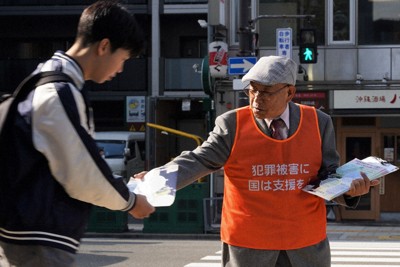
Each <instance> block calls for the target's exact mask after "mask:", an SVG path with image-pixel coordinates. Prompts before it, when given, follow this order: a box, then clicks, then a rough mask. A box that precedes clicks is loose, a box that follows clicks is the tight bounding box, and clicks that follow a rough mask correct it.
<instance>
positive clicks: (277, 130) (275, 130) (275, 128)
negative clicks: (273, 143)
mask: <svg viewBox="0 0 400 267" xmlns="http://www.w3.org/2000/svg"><path fill="white" fill-rule="evenodd" d="M285 127H286V126H285V122H284V121H283V120H282V119H281V118H279V119H276V120H273V121H272V122H271V132H272V138H274V139H278V140H283V139H285V138H284V135H283V131H284V130H285Z"/></svg>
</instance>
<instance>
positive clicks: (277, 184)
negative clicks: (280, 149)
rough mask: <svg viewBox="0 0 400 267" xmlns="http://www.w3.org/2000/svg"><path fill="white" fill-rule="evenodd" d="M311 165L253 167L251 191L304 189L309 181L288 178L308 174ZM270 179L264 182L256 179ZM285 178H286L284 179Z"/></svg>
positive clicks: (250, 182) (249, 185)
mask: <svg viewBox="0 0 400 267" xmlns="http://www.w3.org/2000/svg"><path fill="white" fill-rule="evenodd" d="M309 167H310V165H309V164H308V163H305V164H299V163H290V164H266V165H261V164H260V165H252V167H251V170H252V176H253V178H252V179H250V180H249V184H248V187H249V191H272V192H274V191H293V190H300V189H302V188H303V187H304V186H305V184H306V183H307V182H308V181H305V180H304V179H299V178H294V177H293V178H287V176H288V175H289V176H293V175H299V174H308V173H309ZM264 176H267V177H270V178H272V179H268V180H264V179H261V178H260V179H257V178H256V177H264ZM283 176H285V177H286V178H283Z"/></svg>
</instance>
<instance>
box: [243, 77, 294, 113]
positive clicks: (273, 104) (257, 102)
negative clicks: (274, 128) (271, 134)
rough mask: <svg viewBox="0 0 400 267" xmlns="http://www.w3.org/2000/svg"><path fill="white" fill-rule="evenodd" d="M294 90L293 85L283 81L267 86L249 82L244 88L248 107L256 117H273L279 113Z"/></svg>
mask: <svg viewBox="0 0 400 267" xmlns="http://www.w3.org/2000/svg"><path fill="white" fill-rule="evenodd" d="M295 92H296V88H295V87H294V86H293V85H289V84H284V83H278V84H274V85H272V86H269V85H262V84H259V83H256V82H250V84H249V86H248V87H247V88H246V89H245V93H246V95H248V96H249V104H250V108H251V110H252V111H253V114H254V116H255V117H256V118H258V119H273V118H276V117H278V116H279V115H281V114H282V113H283V112H284V111H285V108H286V105H287V103H288V102H289V101H290V100H291V99H292V98H293V96H294V94H295Z"/></svg>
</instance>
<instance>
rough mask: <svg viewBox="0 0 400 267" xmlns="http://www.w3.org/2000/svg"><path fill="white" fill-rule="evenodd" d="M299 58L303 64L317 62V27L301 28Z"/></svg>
mask: <svg viewBox="0 0 400 267" xmlns="http://www.w3.org/2000/svg"><path fill="white" fill-rule="evenodd" d="M299 60H300V63H301V64H315V63H317V60H318V51H317V40H316V34H315V29H301V30H300V40H299Z"/></svg>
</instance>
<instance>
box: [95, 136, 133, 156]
mask: <svg viewBox="0 0 400 267" xmlns="http://www.w3.org/2000/svg"><path fill="white" fill-rule="evenodd" d="M96 143H97V146H98V147H99V150H100V149H101V150H103V151H104V156H105V158H106V159H118V158H119V159H123V158H124V152H125V147H126V142H125V141H121V140H97V141H96Z"/></svg>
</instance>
